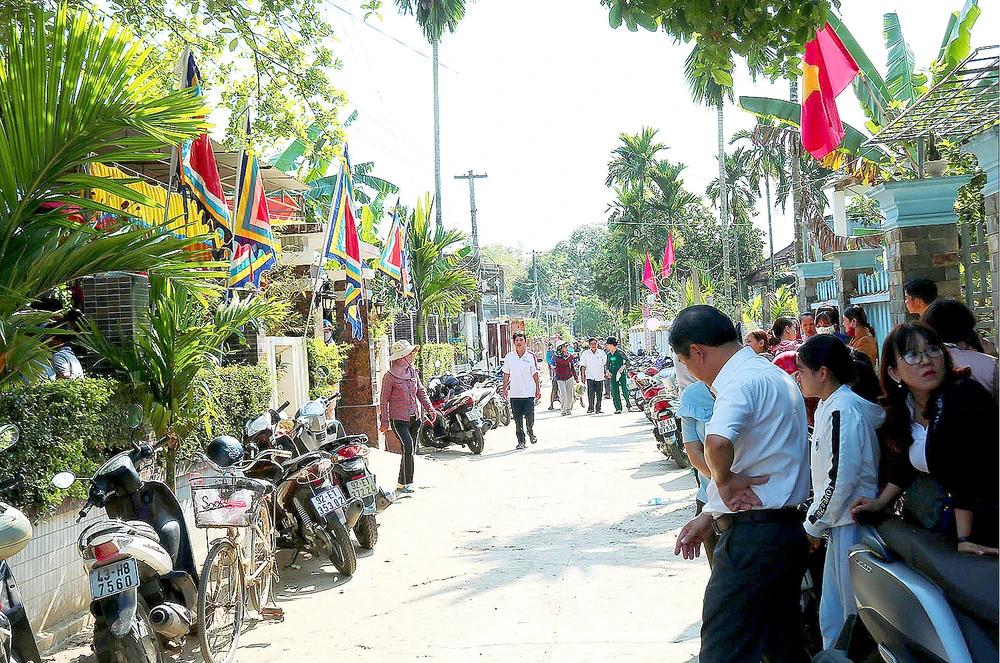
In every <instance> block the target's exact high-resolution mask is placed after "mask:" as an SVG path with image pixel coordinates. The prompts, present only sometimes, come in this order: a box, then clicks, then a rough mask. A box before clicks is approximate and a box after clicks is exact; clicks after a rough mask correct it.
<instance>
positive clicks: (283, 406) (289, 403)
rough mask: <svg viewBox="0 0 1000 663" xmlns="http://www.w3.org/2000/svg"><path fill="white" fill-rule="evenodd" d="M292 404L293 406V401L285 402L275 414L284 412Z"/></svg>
mask: <svg viewBox="0 0 1000 663" xmlns="http://www.w3.org/2000/svg"><path fill="white" fill-rule="evenodd" d="M291 404H292V403H291V401H285V402H284V403H282V404H281V405H279V406H278V409H277V410H275V412H281V411H282V410H284V409H285V408H286V407H288V406H289V405H291Z"/></svg>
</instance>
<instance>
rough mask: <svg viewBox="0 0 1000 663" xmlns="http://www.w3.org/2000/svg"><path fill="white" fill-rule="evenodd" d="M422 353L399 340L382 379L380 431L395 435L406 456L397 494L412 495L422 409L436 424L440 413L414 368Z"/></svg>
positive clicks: (391, 349) (402, 463)
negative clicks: (415, 356) (390, 431)
mask: <svg viewBox="0 0 1000 663" xmlns="http://www.w3.org/2000/svg"><path fill="white" fill-rule="evenodd" d="M419 349H420V346H419V345H411V344H410V342H409V341H407V340H399V341H396V342H395V343H393V344H392V347H391V348H389V370H388V371H387V372H386V374H385V376H383V377H382V391H381V393H380V394H379V411H380V413H381V415H382V416H381V419H380V423H379V430H380V431H382V432H383V433H387V432H389V429H390V428H392V432H393V433H395V434H396V437H398V438H399V443H400V444H401V445H402V447H403V455H402V458H401V459H400V462H399V480H398V481H397V486H396V492H397V493H412V492H413V461H414V459H415V458H416V453H417V431H418V430H419V429H420V420H421V418H420V407H421V406H423V408H424V413H425V414H426V415H427V416H428V417H429V418H430V420H431V422H433V421H434V420H435V419H436V418H437V415H438V412H437V410H435V409H434V406H433V405H431V401H430V399H429V398H427V390H426V389H424V385H423V383H422V382H420V376H419V375H418V374H417V369H416V368H414V367H413V355H414V354H416V352H417V350H419Z"/></svg>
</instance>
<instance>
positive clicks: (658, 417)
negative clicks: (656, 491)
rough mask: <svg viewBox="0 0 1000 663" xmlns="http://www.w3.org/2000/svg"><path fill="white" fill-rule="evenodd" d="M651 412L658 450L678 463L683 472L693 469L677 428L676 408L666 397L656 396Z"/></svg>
mask: <svg viewBox="0 0 1000 663" xmlns="http://www.w3.org/2000/svg"><path fill="white" fill-rule="evenodd" d="M650 410H651V411H652V414H653V437H654V438H656V448H657V449H659V450H660V453H662V454H663V455H664V456H666V457H667V458H670V459H671V460H673V461H674V462H675V463H677V467H679V468H681V469H682V470H686V469H687V468H689V467H691V461H690V460H689V459H688V456H687V451H685V450H684V441H683V440H682V439H681V435H680V431H679V430H678V428H677V418H676V416H675V415H674V407H673V405H672V404H671V403H670V400H669V398H668V397H667V396H666V395H657V396H655V397H654V398H653V400H652V401H651V402H650Z"/></svg>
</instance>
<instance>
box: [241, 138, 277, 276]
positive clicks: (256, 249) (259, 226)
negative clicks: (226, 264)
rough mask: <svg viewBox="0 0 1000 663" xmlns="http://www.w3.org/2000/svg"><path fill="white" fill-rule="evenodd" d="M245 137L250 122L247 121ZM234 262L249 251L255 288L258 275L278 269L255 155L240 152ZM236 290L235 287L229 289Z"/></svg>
mask: <svg viewBox="0 0 1000 663" xmlns="http://www.w3.org/2000/svg"><path fill="white" fill-rule="evenodd" d="M247 135H248V136H249V135H250V120H249V119H247ZM233 222H234V231H235V237H234V239H233V245H234V252H233V260H234V262H235V260H236V254H237V253H239V249H240V248H242V247H248V248H249V249H250V262H251V270H250V279H251V282H252V283H253V285H254V287H255V288H259V287H260V276H261V274H262V273H263V272H266V271H267V270H269V269H274V268H276V267H277V266H278V251H277V247H276V245H275V241H274V235H273V234H272V232H271V219H270V217H269V216H268V212H267V196H265V195H264V183H263V181H262V180H261V175H260V167H259V164H258V163H257V155H255V154H254V153H253V151H252V150H246V149H244V150H243V153H242V154H241V155H240V161H239V168H238V170H237V171H236V200H235V201H234V202H233ZM231 287H235V286H231Z"/></svg>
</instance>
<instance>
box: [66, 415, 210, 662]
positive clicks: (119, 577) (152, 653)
mask: <svg viewBox="0 0 1000 663" xmlns="http://www.w3.org/2000/svg"><path fill="white" fill-rule="evenodd" d="M128 420H129V422H128V423H129V427H130V428H132V431H133V435H132V438H133V439H132V446H133V449H132V450H131V451H125V452H122V453H120V454H117V455H116V456H114V457H113V458H111V459H110V460H108V461H107V462H106V463H104V465H102V466H101V467H100V468H99V469H98V470H97V472H96V473H95V474H94V476H93V477H92V478H91V479H90V482H91V483H90V493H89V495H88V498H87V503H86V505H84V507H83V509H82V510H81V511H80V517H79V520H82V519H83V518H84V517H85V516H86V515H87V514H88V513H89V512H90V510H91V509H93V508H94V507H95V506H96V507H98V508H104V509H105V510H106V511H107V514H108V515H109V516H111V518H112V519H111V520H102V521H99V522H97V523H94V524H92V525H90V526H89V527H87V528H86V529H84V531H83V532H82V533H81V534H80V542H79V551H80V555H81V556H82V557H83V564H84V568H85V569H86V571H87V573H88V574H89V576H90V589H91V595H92V597H93V601H92V602H91V604H90V611H91V613H92V614H93V615H94V620H95V621H94V652H95V654H96V657H97V661H98V663H147V662H150V663H152V662H159V661H161V660H162V655H163V653H164V652H165V651H170V650H173V649H175V648H176V647H177V646H180V644H182V643H183V640H184V638H185V636H187V635H188V634H189V633H190V632H191V627H192V625H193V624H195V622H196V620H195V618H194V616H193V614H192V613H193V612H194V611H195V610H196V607H197V600H198V589H197V588H198V573H197V570H196V569H195V565H194V554H193V553H192V549H191V541H190V540H189V538H188V528H187V525H186V524H185V521H184V512H183V511H182V510H181V506H180V503H179V502H178V501H177V497H176V496H175V495H174V494H173V492H171V490H170V488H168V487H167V486H166V485H165V484H163V483H160V482H157V481H143V479H142V478H141V477H140V476H139V472H138V471H137V470H136V465H137V464H138V463H140V462H141V461H143V460H145V459H148V458H152V457H153V456H154V455H155V454H156V453H157V451H159V450H160V449H162V448H163V447H164V446H165V445H166V444H167V442H168V441H169V439H170V438H169V437H165V438H163V439H161V440H159V441H158V442H156V443H155V444H153V445H149V444H137V443H136V442H135V440H134V438H135V432H136V431H138V429H139V426H140V424H141V422H142V409H141V408H138V407H137V406H133V408H131V409H130V411H129V416H128ZM76 480H77V478H76V476H75V475H74V474H73V473H72V472H60V473H59V474H57V475H56V476H55V477H53V479H52V483H53V484H54V485H55V486H56V487H58V488H62V489H65V488H69V487H70V486H71V485H73V482H74V481H76Z"/></svg>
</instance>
